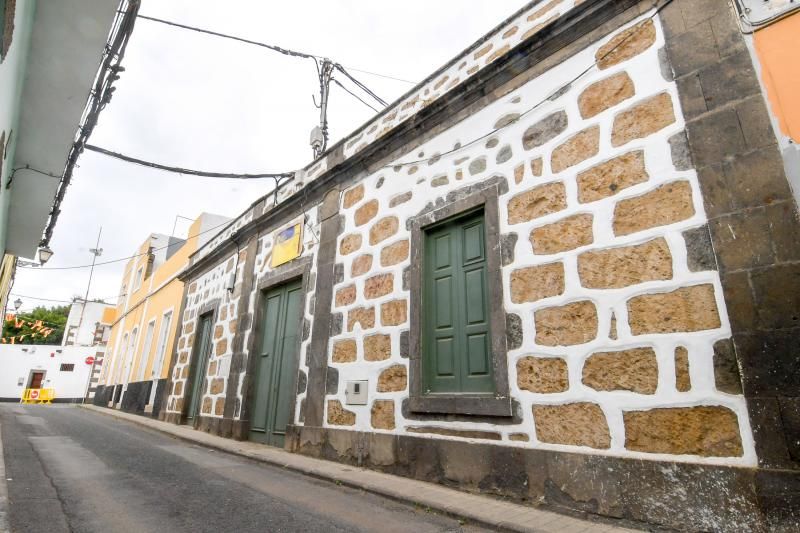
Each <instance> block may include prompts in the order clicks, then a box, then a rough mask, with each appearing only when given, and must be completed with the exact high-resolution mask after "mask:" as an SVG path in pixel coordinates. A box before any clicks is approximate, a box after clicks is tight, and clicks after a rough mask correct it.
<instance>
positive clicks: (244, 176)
mask: <svg viewBox="0 0 800 533" xmlns="http://www.w3.org/2000/svg"><path fill="white" fill-rule="evenodd" d="M85 148H86V149H87V150H89V151H91V152H97V153H99V154H103V155H106V156H108V157H113V158H116V159H121V160H122V161H127V162H128V163H133V164H136V165H141V166H144V167H149V168H155V169H158V170H164V171H167V172H174V173H176V174H183V175H187V176H201V177H204V178H229V179H243V180H246V179H260V178H292V177H294V172H265V173H259V174H237V173H232V172H207V171H204V170H194V169H190V168H181V167H172V166H168V165H162V164H160V163H153V162H152V161H146V160H144V159H139V158H136V157H131V156H129V155H125V154H121V153H119V152H112V151H111V150H107V149H105V148H100V147H99V146H94V145H91V144H87V145H85Z"/></svg>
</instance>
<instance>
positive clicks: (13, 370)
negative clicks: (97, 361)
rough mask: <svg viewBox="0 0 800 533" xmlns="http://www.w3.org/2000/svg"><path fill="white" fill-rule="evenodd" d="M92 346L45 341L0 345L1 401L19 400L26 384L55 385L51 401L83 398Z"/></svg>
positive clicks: (38, 386) (75, 401)
mask: <svg viewBox="0 0 800 533" xmlns="http://www.w3.org/2000/svg"><path fill="white" fill-rule="evenodd" d="M90 357H91V358H93V357H94V348H87V347H82V346H53V345H46V344H39V345H36V344H28V345H25V344H2V345H0V368H1V369H2V371H1V372H0V401H2V402H18V401H20V398H22V394H23V393H24V391H25V389H26V388H42V389H54V390H55V400H54V402H58V403H61V402H73V403H77V402H82V401H83V398H84V396H85V394H86V389H87V386H88V384H89V376H90V374H91V371H92V367H93V366H94V365H93V360H92V359H88V358H90Z"/></svg>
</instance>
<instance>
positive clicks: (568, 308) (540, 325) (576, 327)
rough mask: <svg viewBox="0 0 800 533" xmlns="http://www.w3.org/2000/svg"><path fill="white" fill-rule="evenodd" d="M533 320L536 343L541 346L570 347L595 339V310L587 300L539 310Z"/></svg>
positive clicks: (592, 304)
mask: <svg viewBox="0 0 800 533" xmlns="http://www.w3.org/2000/svg"><path fill="white" fill-rule="evenodd" d="M533 320H534V324H535V325H536V343H537V344H541V345H543V346H571V345H574V344H583V343H585V342H589V341H590V340H592V339H594V338H595V337H597V309H596V308H595V306H594V303H592V302H591V301H589V300H583V301H580V302H573V303H569V304H566V305H562V306H557V307H546V308H544V309H539V310H538V311H536V312H535V313H534V314H533Z"/></svg>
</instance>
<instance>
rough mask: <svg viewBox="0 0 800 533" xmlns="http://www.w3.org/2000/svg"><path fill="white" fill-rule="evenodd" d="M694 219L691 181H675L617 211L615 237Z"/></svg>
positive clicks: (619, 205) (630, 200)
mask: <svg viewBox="0 0 800 533" xmlns="http://www.w3.org/2000/svg"><path fill="white" fill-rule="evenodd" d="M693 215H694V204H693V203H692V188H691V186H690V185H689V182H688V181H674V182H672V183H667V184H665V185H662V186H660V187H658V188H657V189H655V190H653V191H650V192H648V193H645V194H643V195H641V196H635V197H633V198H627V199H625V200H620V201H619V203H617V205H616V206H615V207H614V234H615V235H628V234H630V233H636V232H637V231H643V230H646V229H649V228H654V227H656V226H665V225H667V224H673V223H675V222H680V221H681V220H686V219H687V218H690V217H692V216H693Z"/></svg>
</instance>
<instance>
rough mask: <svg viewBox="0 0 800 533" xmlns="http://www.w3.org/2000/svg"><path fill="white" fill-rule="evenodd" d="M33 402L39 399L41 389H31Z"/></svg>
mask: <svg viewBox="0 0 800 533" xmlns="http://www.w3.org/2000/svg"><path fill="white" fill-rule="evenodd" d="M30 398H31V400H36V399H38V398H39V389H31V396H30Z"/></svg>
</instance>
